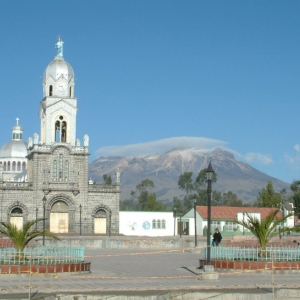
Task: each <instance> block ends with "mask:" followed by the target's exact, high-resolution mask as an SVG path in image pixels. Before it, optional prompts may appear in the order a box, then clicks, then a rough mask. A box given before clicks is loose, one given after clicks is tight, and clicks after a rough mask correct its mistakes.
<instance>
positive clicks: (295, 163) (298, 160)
mask: <svg viewBox="0 0 300 300" xmlns="http://www.w3.org/2000/svg"><path fill="white" fill-rule="evenodd" d="M294 150H295V151H294V155H290V154H288V153H285V154H284V160H285V161H286V162H287V163H288V164H289V166H290V168H291V170H294V171H295V170H299V169H300V145H298V144H296V145H295V146H294Z"/></svg>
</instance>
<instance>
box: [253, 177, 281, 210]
mask: <svg viewBox="0 0 300 300" xmlns="http://www.w3.org/2000/svg"><path fill="white" fill-rule="evenodd" d="M281 202H282V198H281V195H280V194H279V193H276V192H275V191H274V188H273V183H272V181H269V182H268V183H267V186H266V188H263V189H262V190H261V192H259V195H258V196H257V205H258V207H277V208H280V206H281Z"/></svg>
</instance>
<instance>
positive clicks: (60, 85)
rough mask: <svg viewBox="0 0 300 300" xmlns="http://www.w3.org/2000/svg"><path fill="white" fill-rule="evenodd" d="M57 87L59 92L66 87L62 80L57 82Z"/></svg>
mask: <svg viewBox="0 0 300 300" xmlns="http://www.w3.org/2000/svg"><path fill="white" fill-rule="evenodd" d="M57 89H58V91H59V92H64V91H65V90H66V89H67V85H66V84H65V83H64V82H61V83H59V84H58V86H57Z"/></svg>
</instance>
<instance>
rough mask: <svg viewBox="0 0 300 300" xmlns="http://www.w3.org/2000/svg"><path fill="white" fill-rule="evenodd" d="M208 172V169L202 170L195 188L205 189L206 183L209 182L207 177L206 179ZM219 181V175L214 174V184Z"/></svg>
mask: <svg viewBox="0 0 300 300" xmlns="http://www.w3.org/2000/svg"><path fill="white" fill-rule="evenodd" d="M206 170H207V168H205V169H202V170H201V171H200V172H199V173H198V175H197V177H196V180H195V186H196V187H197V188H200V187H204V186H205V184H206V181H207V177H206ZM216 181H217V173H213V176H212V182H216Z"/></svg>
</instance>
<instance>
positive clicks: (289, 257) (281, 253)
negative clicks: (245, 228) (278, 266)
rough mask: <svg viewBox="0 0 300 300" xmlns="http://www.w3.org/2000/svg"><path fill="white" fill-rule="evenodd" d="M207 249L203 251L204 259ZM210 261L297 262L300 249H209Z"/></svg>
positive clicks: (299, 257) (299, 258) (274, 247)
mask: <svg viewBox="0 0 300 300" xmlns="http://www.w3.org/2000/svg"><path fill="white" fill-rule="evenodd" d="M206 255H207V248H206V249H205V258H206ZM210 255H211V258H212V259H224V260H252V261H257V260H259V261H265V260H268V261H270V260H272V259H273V260H274V261H299V260H300V248H297V247H281V246H271V247H267V248H266V250H262V249H261V248H259V247H211V253H210Z"/></svg>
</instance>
